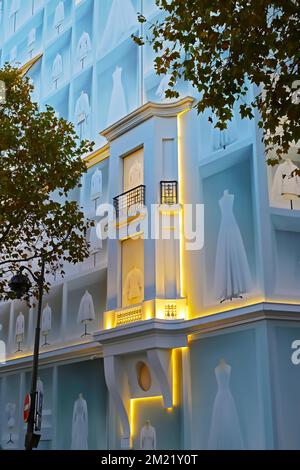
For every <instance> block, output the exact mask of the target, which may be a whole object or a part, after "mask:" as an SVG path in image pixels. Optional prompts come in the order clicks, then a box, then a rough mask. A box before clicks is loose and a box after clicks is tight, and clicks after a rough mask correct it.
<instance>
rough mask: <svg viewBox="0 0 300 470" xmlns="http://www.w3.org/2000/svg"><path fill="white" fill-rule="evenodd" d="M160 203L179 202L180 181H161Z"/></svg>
mask: <svg viewBox="0 0 300 470" xmlns="http://www.w3.org/2000/svg"><path fill="white" fill-rule="evenodd" d="M160 203H161V204H165V205H168V206H172V205H174V204H178V182H177V181H161V182H160Z"/></svg>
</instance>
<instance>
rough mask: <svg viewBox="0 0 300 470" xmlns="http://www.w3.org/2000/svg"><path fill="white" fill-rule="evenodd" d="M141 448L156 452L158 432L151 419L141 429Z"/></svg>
mask: <svg viewBox="0 0 300 470" xmlns="http://www.w3.org/2000/svg"><path fill="white" fill-rule="evenodd" d="M140 448H141V450H156V431H155V428H154V427H153V426H151V423H150V420H149V419H147V421H146V424H145V426H143V427H142V429H141V434H140Z"/></svg>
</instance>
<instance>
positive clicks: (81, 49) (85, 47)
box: [76, 31, 92, 69]
mask: <svg viewBox="0 0 300 470" xmlns="http://www.w3.org/2000/svg"><path fill="white" fill-rule="evenodd" d="M91 50H92V44H91V40H90V36H89V33H87V32H86V31H84V32H83V33H82V35H81V36H80V39H79V41H78V45H77V54H76V55H77V57H76V58H77V61H78V62H79V64H80V69H84V63H85V61H86V59H87V57H88V55H89V53H90V52H91Z"/></svg>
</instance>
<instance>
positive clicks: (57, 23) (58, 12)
mask: <svg viewBox="0 0 300 470" xmlns="http://www.w3.org/2000/svg"><path fill="white" fill-rule="evenodd" d="M64 19H65V6H64V2H63V1H61V2H59V3H58V5H57V7H56V9H55V13H54V24H53V26H54V28H55V29H56V31H57V34H58V35H59V34H60V30H61V27H62V25H63V22H64Z"/></svg>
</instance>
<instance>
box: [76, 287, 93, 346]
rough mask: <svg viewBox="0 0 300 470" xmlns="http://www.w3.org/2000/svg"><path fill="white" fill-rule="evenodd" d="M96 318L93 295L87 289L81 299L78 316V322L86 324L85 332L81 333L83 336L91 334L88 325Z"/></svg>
mask: <svg viewBox="0 0 300 470" xmlns="http://www.w3.org/2000/svg"><path fill="white" fill-rule="evenodd" d="M95 319H96V315H95V309H94V302H93V297H92V296H91V294H90V293H89V292H88V291H87V290H86V291H85V293H84V295H83V297H82V299H81V301H80V305H79V310H78V317H77V322H78V323H81V324H83V325H84V333H83V334H82V335H81V338H85V337H86V336H90V333H88V332H87V325H88V323H90V322H92V321H95Z"/></svg>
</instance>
